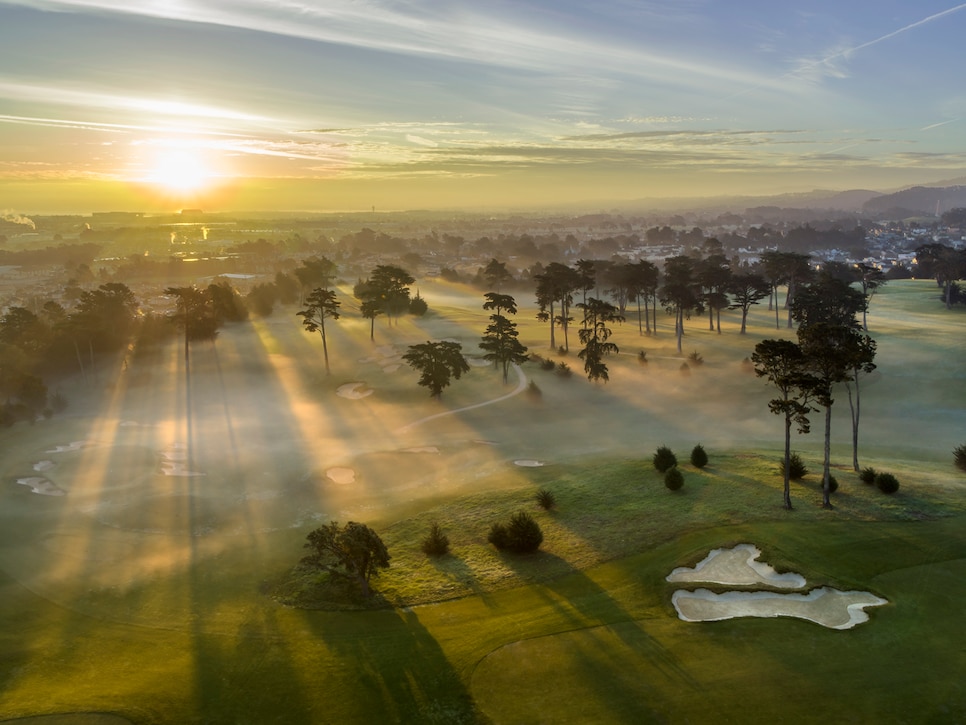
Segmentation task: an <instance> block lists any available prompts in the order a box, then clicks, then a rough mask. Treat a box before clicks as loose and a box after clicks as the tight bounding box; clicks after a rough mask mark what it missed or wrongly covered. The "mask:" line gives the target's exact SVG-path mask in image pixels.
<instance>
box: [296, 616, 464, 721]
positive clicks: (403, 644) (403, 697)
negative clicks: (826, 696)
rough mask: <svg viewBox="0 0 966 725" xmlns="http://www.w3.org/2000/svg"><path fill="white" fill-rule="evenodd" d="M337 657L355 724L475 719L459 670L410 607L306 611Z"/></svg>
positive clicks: (309, 622) (339, 676) (338, 677)
mask: <svg viewBox="0 0 966 725" xmlns="http://www.w3.org/2000/svg"><path fill="white" fill-rule="evenodd" d="M304 617H305V621H306V624H307V625H308V626H309V627H310V628H311V630H312V631H313V632H314V633H315V634H316V635H317V636H318V637H319V638H320V639H321V640H323V641H324V642H325V644H326V645H327V646H328V647H329V648H330V650H331V651H332V652H333V653H334V654H335V655H336V656H337V660H338V663H339V670H338V672H337V673H333V674H334V679H336V680H337V681H336V682H333V683H332V686H338V685H339V682H338V681H340V680H341V681H344V682H345V687H346V693H345V697H346V698H354V699H355V700H356V702H355V704H354V706H353V708H354V712H353V713H352V717H351V718H347V719H346V721H350V720H351V721H352V722H399V723H410V722H411V723H447V724H448V723H472V722H476V721H477V717H476V714H475V707H474V705H473V701H472V698H471V696H470V694H469V692H468V691H467V690H466V688H465V687H464V685H463V682H462V680H461V678H460V675H459V673H458V672H457V671H456V669H455V668H454V667H453V665H452V664H451V663H450V661H449V659H448V658H447V656H446V653H445V652H444V651H443V650H442V648H441V647H440V645H439V643H438V642H437V641H436V639H435V638H434V637H433V636H432V634H430V633H429V631H428V630H427V629H426V628H425V627H424V626H423V624H422V622H420V620H419V616H418V615H417V613H416V611H414V610H411V609H401V610H397V609H393V610H381V611H375V612H340V613H335V612H332V613H319V612H314V613H313V612H305V613H304ZM350 693H351V694H350Z"/></svg>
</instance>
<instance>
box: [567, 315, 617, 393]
mask: <svg viewBox="0 0 966 725" xmlns="http://www.w3.org/2000/svg"><path fill="white" fill-rule="evenodd" d="M577 306H578V307H580V308H581V309H583V311H584V326H583V327H582V328H581V329H580V331H579V332H578V335H579V337H580V342H581V343H582V344H583V346H584V349H583V350H581V351H580V352H579V353H577V357H579V358H580V359H581V360H583V361H584V372H585V373H587V379H588V380H592V381H597V380H603V381H604V382H605V383H606V382H607V381H608V380H609V379H610V377H609V375H608V373H607V365H606V364H605V363H604V357H605V356H607V355H610V354H617V353H619V352H620V350H619V349H618V347H617V345H615V344H614V343H613V342H608V338H609V337H610V336H611V329H610V328H609V327H607V325H608V324H609V323H611V322H623V321H624V316H623V315H621V314H620V311H619V310H618V309H617V308H616V307H615V306H614V305H612V304H610V303H609V302H604V301H603V300H598V299H597V298H595V297H590V298H588V300H587V303H586V304H579V305H577Z"/></svg>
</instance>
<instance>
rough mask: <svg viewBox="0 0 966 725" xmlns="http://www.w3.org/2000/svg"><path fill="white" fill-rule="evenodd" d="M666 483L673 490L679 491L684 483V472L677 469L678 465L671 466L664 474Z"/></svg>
mask: <svg viewBox="0 0 966 725" xmlns="http://www.w3.org/2000/svg"><path fill="white" fill-rule="evenodd" d="M664 485H665V486H667V487H668V488H669V489H671V490H672V491H677V490H678V489H680V488H681V486H683V485H684V474H682V473H681V472H680V471H679V470H678V469H677V466H675V467H674V468H669V469H668V471H667V473H665V474H664Z"/></svg>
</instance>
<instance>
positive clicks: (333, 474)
mask: <svg viewBox="0 0 966 725" xmlns="http://www.w3.org/2000/svg"><path fill="white" fill-rule="evenodd" d="M325 477H326V478H328V479H329V480H330V481H332V482H333V483H341V484H347V483H355V482H356V472H355V471H353V470H352V469H351V468H342V467H339V466H336V467H335V468H330V469H328V470H327V471H326V472H325Z"/></svg>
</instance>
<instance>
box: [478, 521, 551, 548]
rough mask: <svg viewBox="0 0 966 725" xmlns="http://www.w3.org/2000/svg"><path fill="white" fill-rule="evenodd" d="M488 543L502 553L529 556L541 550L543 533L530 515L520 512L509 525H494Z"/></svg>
mask: <svg viewBox="0 0 966 725" xmlns="http://www.w3.org/2000/svg"><path fill="white" fill-rule="evenodd" d="M487 541H489V542H490V543H491V544H493V546H495V547H496V548H497V549H500V550H501V551H504V550H505V551H512V552H513V553H515V554H528V553H530V552H532V551H536V550H537V549H539V548H540V544H542V543H543V532H542V531H541V530H540V524H538V523H537V522H536V521H535V520H534V518H533V517H532V516H531V515H530V514H528V513H527V512H526V511H520V512H519V513H516V514H513V516H511V517H510V523H509V524H506V525H504V524H493V526H492V527H490V534H489V536H487Z"/></svg>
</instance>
